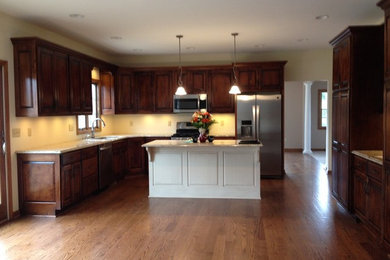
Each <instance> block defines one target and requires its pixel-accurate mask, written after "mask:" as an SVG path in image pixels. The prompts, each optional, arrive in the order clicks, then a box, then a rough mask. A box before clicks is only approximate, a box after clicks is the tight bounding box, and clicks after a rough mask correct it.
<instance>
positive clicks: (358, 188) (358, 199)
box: [353, 170, 367, 218]
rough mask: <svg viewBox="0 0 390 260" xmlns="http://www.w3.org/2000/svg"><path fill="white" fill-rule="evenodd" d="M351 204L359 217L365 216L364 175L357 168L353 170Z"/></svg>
mask: <svg viewBox="0 0 390 260" xmlns="http://www.w3.org/2000/svg"><path fill="white" fill-rule="evenodd" d="M353 180H354V182H353V190H354V192H353V195H354V197H353V206H354V211H355V213H356V214H358V215H359V217H360V218H365V216H366V211H367V209H366V208H367V200H366V176H365V174H363V173H361V172H360V171H358V170H354V171H353Z"/></svg>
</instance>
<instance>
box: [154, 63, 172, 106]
mask: <svg viewBox="0 0 390 260" xmlns="http://www.w3.org/2000/svg"><path fill="white" fill-rule="evenodd" d="M172 76H173V73H172V72H171V71H158V72H155V74H154V98H155V99H154V112H157V113H172V105H173V101H172V100H173V94H174V92H173V91H172V89H173V87H172V85H173V83H172Z"/></svg>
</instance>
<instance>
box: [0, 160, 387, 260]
mask: <svg viewBox="0 0 390 260" xmlns="http://www.w3.org/2000/svg"><path fill="white" fill-rule="evenodd" d="M285 158H286V166H285V168H286V172H287V175H286V177H285V179H284V180H262V182H261V195H262V200H260V201H259V200H226V199H148V196H147V195H148V189H147V187H148V184H147V179H146V178H145V177H141V178H128V179H125V180H124V181H122V182H120V183H119V184H116V185H113V186H111V187H110V188H109V189H107V190H106V191H104V192H103V193H101V194H99V195H96V196H93V197H91V198H89V199H87V200H86V201H83V202H82V203H80V204H78V205H76V206H75V207H73V208H71V209H69V210H68V211H66V212H65V213H64V214H63V215H62V216H60V217H57V218H42V217H22V218H20V219H18V220H16V221H13V222H11V223H9V224H6V225H4V226H2V227H0V259H197V260H199V259H387V256H386V254H385V253H384V252H383V251H381V250H380V249H379V248H377V246H376V245H375V244H373V243H372V242H371V240H370V238H369V237H368V236H367V234H366V233H365V231H364V230H363V229H362V227H361V225H360V224H357V223H356V222H355V221H354V219H353V218H352V217H351V216H349V215H348V214H347V213H346V211H345V210H344V209H343V208H341V207H340V206H339V205H337V203H336V201H335V200H334V199H333V198H332V197H331V195H330V190H329V179H328V176H327V175H326V173H325V172H324V171H323V170H322V169H321V166H320V164H319V163H318V162H317V161H316V160H315V159H314V158H312V157H311V156H303V155H302V154H300V153H286V157H285Z"/></svg>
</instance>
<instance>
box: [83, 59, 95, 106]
mask: <svg viewBox="0 0 390 260" xmlns="http://www.w3.org/2000/svg"><path fill="white" fill-rule="evenodd" d="M92 68H93V67H92V64H90V63H88V62H85V61H81V89H82V90H81V91H82V93H83V96H82V99H81V100H82V106H81V112H82V113H85V114H92V75H91V72H92Z"/></svg>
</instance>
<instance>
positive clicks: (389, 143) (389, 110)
mask: <svg viewBox="0 0 390 260" xmlns="http://www.w3.org/2000/svg"><path fill="white" fill-rule="evenodd" d="M378 5H379V6H380V7H381V8H382V9H383V10H384V11H385V28H384V46H385V47H384V49H385V53H384V57H385V61H384V62H385V64H384V93H383V94H384V106H383V124H384V128H383V129H384V142H383V143H384V147H383V166H384V179H383V185H384V186H383V187H384V218H383V219H384V221H383V242H384V245H385V247H387V249H389V250H390V0H382V1H380V2H379V3H378Z"/></svg>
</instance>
